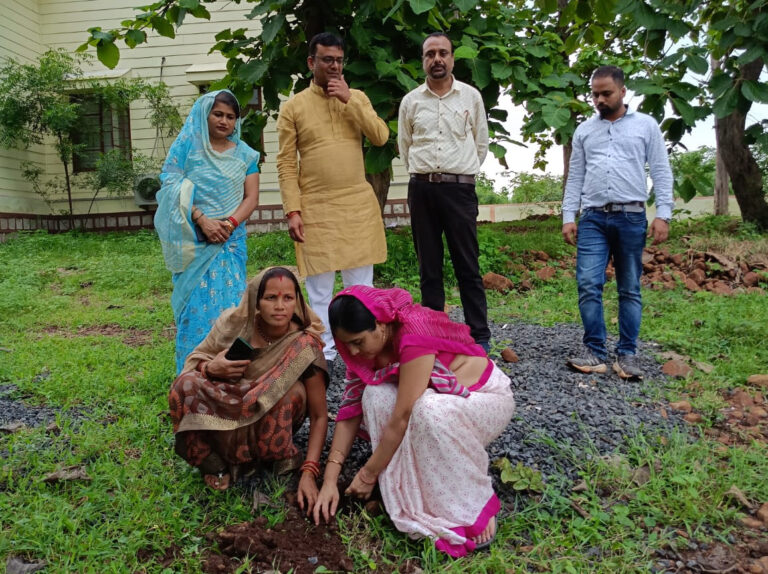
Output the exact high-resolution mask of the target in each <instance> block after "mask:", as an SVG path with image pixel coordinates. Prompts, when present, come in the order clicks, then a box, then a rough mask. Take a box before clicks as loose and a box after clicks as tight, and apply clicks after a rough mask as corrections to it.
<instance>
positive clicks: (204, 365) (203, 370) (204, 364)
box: [200, 361, 208, 379]
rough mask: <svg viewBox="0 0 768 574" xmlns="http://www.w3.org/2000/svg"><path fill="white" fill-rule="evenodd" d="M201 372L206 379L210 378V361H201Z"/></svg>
mask: <svg viewBox="0 0 768 574" xmlns="http://www.w3.org/2000/svg"><path fill="white" fill-rule="evenodd" d="M200 374H201V375H203V378H204V379H207V378H208V361H200Z"/></svg>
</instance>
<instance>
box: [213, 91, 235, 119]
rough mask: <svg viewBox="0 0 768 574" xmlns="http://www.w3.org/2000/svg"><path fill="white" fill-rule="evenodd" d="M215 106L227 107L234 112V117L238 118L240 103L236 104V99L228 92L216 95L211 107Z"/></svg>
mask: <svg viewBox="0 0 768 574" xmlns="http://www.w3.org/2000/svg"><path fill="white" fill-rule="evenodd" d="M216 104H224V105H225V106H229V107H230V108H232V109H233V110H234V112H235V115H236V116H237V117H238V118H239V117H240V102H238V101H237V98H236V97H235V96H233V95H232V94H230V93H229V92H219V93H218V94H216V98H215V99H214V100H213V105H214V106H215V105H216Z"/></svg>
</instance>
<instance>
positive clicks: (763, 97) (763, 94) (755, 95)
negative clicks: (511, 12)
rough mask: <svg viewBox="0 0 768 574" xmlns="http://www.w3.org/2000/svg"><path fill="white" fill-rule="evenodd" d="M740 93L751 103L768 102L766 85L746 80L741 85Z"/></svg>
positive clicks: (767, 86)
mask: <svg viewBox="0 0 768 574" xmlns="http://www.w3.org/2000/svg"><path fill="white" fill-rule="evenodd" d="M741 93H742V95H743V96H744V97H745V98H747V99H748V100H749V101H751V102H763V103H766V102H768V85H766V84H761V83H759V82H754V81H752V80H747V81H745V82H743V83H742V84H741Z"/></svg>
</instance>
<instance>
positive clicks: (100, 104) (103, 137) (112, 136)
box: [71, 94, 131, 173]
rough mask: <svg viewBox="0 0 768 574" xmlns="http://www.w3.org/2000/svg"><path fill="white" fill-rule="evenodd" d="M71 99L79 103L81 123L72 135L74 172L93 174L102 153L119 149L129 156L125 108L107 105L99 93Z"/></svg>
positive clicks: (77, 95)
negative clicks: (74, 149) (75, 148)
mask: <svg viewBox="0 0 768 574" xmlns="http://www.w3.org/2000/svg"><path fill="white" fill-rule="evenodd" d="M71 100H72V101H73V102H75V103H78V104H80V108H79V113H80V121H79V122H78V126H77V128H75V130H74V131H73V132H72V134H71V135H72V141H73V143H74V144H76V145H77V146H78V147H79V149H78V150H77V152H76V153H75V155H74V159H73V172H74V173H79V172H83V171H92V170H94V169H95V168H96V162H97V161H98V160H99V157H101V155H102V154H104V153H106V152H108V151H111V150H113V149H120V150H122V151H123V154H124V155H125V157H126V158H128V157H130V155H131V118H130V114H129V110H128V106H117V105H114V104H109V103H107V102H106V101H104V99H103V98H102V97H101V96H99V95H98V94H76V95H72V96H71Z"/></svg>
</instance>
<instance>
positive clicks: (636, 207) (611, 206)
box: [589, 201, 645, 213]
mask: <svg viewBox="0 0 768 574" xmlns="http://www.w3.org/2000/svg"><path fill="white" fill-rule="evenodd" d="M589 209H592V210H594V211H602V212H604V213H609V212H613V211H628V212H629V213H642V212H644V211H645V204H644V203H643V202H642V201H628V202H627V203H606V204H605V205H603V206H602V207H590V208H589Z"/></svg>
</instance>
